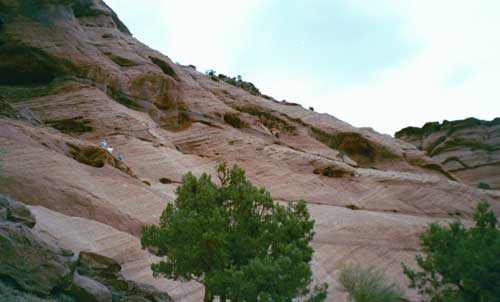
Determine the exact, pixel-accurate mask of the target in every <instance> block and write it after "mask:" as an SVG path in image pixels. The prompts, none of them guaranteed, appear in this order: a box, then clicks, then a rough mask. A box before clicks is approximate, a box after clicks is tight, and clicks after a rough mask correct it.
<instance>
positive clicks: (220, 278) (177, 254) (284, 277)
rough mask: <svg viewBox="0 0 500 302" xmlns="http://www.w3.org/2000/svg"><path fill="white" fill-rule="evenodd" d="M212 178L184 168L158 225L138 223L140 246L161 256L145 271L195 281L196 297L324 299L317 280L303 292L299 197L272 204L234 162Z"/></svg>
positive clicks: (308, 252)
mask: <svg viewBox="0 0 500 302" xmlns="http://www.w3.org/2000/svg"><path fill="white" fill-rule="evenodd" d="M218 178H219V183H220V185H216V184H215V183H214V182H213V181H212V179H211V177H210V176H209V175H207V174H203V175H201V176H200V177H196V176H194V175H192V174H191V173H188V174H187V175H185V177H184V180H183V184H182V185H180V186H179V187H178V188H177V190H176V196H177V198H176V200H175V202H174V203H173V204H169V205H168V206H167V207H166V209H165V210H164V211H163V213H162V215H161V218H160V223H159V224H158V225H149V226H145V227H144V228H143V231H142V240H141V242H142V245H143V247H144V248H148V249H149V250H150V251H152V252H153V253H154V254H156V255H158V256H162V257H164V258H163V259H162V260H161V261H160V262H158V263H155V264H153V265H152V270H153V273H154V274H155V275H157V276H164V277H167V278H170V279H175V280H183V281H189V280H196V281H198V282H200V283H201V284H203V285H204V287H205V298H204V301H212V300H213V297H214V296H215V295H217V296H220V297H221V301H225V300H226V299H230V300H231V301H240V302H244V301H282V302H285V301H292V299H294V298H296V297H306V296H307V295H309V296H310V299H315V300H314V301H315V302H316V301H321V300H324V298H325V297H326V286H325V285H323V286H320V287H319V288H317V289H318V290H317V291H316V292H314V293H312V294H311V293H310V292H309V287H310V283H311V281H312V272H311V268H310V262H311V260H312V256H313V249H312V248H311V246H310V241H311V240H312V238H313V235H314V231H313V228H314V221H313V220H312V219H311V218H310V216H309V213H308V210H307V207H306V204H305V202H304V201H299V202H296V203H290V204H289V205H288V206H283V205H279V204H276V203H274V202H273V199H272V197H271V195H270V193H269V192H267V191H266V190H265V189H258V188H256V187H255V186H253V185H252V184H251V183H250V182H249V181H248V180H247V179H246V177H245V172H244V171H243V170H242V169H241V168H239V167H237V166H234V167H233V168H232V169H228V168H227V167H226V166H225V165H224V164H222V165H220V166H219V167H218Z"/></svg>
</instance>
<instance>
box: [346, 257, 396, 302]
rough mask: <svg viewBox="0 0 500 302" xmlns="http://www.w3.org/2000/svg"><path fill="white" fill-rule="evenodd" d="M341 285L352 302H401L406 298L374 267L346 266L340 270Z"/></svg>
mask: <svg viewBox="0 0 500 302" xmlns="http://www.w3.org/2000/svg"><path fill="white" fill-rule="evenodd" d="M339 283H340V285H341V288H342V290H343V291H345V292H347V293H348V294H349V301H351V302H399V301H401V300H402V299H403V298H404V295H403V291H402V290H401V289H400V288H399V287H398V286H397V285H396V284H394V283H391V284H389V283H388V282H387V281H386V277H385V275H384V273H383V272H382V271H380V270H377V269H375V268H374V267H362V266H361V265H359V264H345V265H344V266H342V267H341V268H340V272H339Z"/></svg>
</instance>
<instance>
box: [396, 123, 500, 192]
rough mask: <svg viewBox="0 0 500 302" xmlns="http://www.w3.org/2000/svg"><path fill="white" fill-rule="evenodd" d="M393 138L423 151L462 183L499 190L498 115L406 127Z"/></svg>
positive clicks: (499, 135) (499, 144)
mask: <svg viewBox="0 0 500 302" xmlns="http://www.w3.org/2000/svg"><path fill="white" fill-rule="evenodd" d="M396 137H397V138H399V139H402V140H404V141H406V142H409V143H411V144H413V145H415V146H416V147H417V148H418V149H420V150H424V151H425V152H427V154H429V156H431V157H432V158H433V159H434V160H435V161H437V162H438V163H440V164H441V165H442V166H443V167H444V168H445V169H446V170H447V171H449V172H450V173H453V174H454V175H456V176H457V177H458V178H459V179H460V180H462V181H463V182H465V183H467V184H469V185H471V186H474V187H478V186H479V187H480V188H484V189H496V190H500V118H496V119H494V120H492V121H482V120H478V119H475V118H468V119H465V120H458V121H451V122H449V121H444V122H443V123H439V122H433V123H427V124H425V125H424V126H423V127H422V128H417V127H407V128H405V129H402V130H401V131H399V132H397V133H396Z"/></svg>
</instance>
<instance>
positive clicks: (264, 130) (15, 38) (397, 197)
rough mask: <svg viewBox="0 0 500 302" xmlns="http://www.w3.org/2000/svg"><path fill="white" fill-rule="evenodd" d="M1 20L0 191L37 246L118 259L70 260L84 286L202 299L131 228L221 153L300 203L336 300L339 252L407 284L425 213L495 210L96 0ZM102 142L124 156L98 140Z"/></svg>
mask: <svg viewBox="0 0 500 302" xmlns="http://www.w3.org/2000/svg"><path fill="white" fill-rule="evenodd" d="M0 19H1V22H0V24H1V26H0V193H4V194H8V195H10V196H12V197H13V198H16V199H18V200H20V201H22V202H23V203H25V204H27V205H28V208H29V209H30V211H31V212H32V213H33V215H34V216H35V217H36V221H37V223H36V225H35V226H34V231H35V232H37V234H38V235H39V236H40V237H41V238H43V239H44V240H45V241H46V242H52V241H54V242H57V243H58V244H60V245H61V247H63V248H64V249H67V250H71V251H73V252H74V253H75V255H80V257H82V255H86V254H85V252H87V253H96V254H99V255H102V256H105V257H108V258H109V259H112V261H114V262H113V263H116V265H119V266H120V267H121V270H120V276H121V277H120V278H118V277H117V276H116V275H113V276H107V277H105V276H102V275H99V274H97V275H95V272H94V273H88V272H86V271H85V269H83V268H82V267H81V269H80V270H78V268H76V270H77V273H78V274H79V275H80V276H84V277H85V278H90V279H92V280H94V281H95V282H96V283H92V282H80V283H79V285H78V286H79V287H78V288H80V290H81V291H84V292H86V293H87V294H90V293H92V292H94V294H95V295H97V293H101V294H102V295H101V294H99V297H109V296H108V295H107V294H105V293H104V292H105V290H98V289H102V287H101V286H100V285H102V286H105V287H106V288H108V290H109V291H110V292H111V294H112V296H113V297H117V296H119V295H123V296H120V297H127V298H129V299H130V300H127V301H133V299H136V300H137V301H143V300H144V298H145V299H149V300H150V301H166V300H167V298H166V297H168V296H165V295H166V294H165V293H168V294H169V295H170V296H171V297H172V298H173V299H174V300H175V301H200V300H201V299H202V291H201V287H200V285H199V284H197V283H196V282H189V283H181V282H175V281H173V280H166V279H162V278H158V279H157V278H153V276H152V272H151V270H150V265H151V263H152V262H154V261H157V260H158V259H157V258H155V257H154V256H152V255H150V254H149V253H148V252H147V251H145V250H142V249H141V246H140V242H139V240H138V237H139V234H140V228H141V225H143V224H151V223H156V222H158V219H159V216H160V215H161V211H162V210H163V209H164V208H165V206H166V204H168V203H169V202H172V201H173V200H174V198H175V194H174V192H175V189H176V187H177V186H178V185H179V183H180V182H181V181H182V176H183V175H184V174H185V173H187V172H188V171H192V172H193V173H194V174H196V175H199V174H201V173H203V172H208V173H211V174H215V169H214V168H215V166H216V165H217V163H218V162H220V161H226V162H228V164H239V165H240V166H242V167H243V168H244V169H245V170H246V172H247V176H248V177H249V179H250V180H251V181H252V182H253V183H255V184H257V185H258V186H262V187H265V188H267V189H268V190H269V191H270V192H271V194H272V196H273V198H274V199H275V200H276V201H286V200H298V199H302V198H303V199H305V200H306V201H307V202H308V204H309V209H310V211H311V214H312V215H313V217H314V219H315V220H316V236H315V238H314V242H313V245H314V248H315V250H316V254H315V258H314V262H313V267H314V272H315V278H316V279H317V280H319V281H326V282H328V283H330V285H331V286H330V293H329V298H328V299H329V300H328V301H343V300H345V297H344V296H342V293H340V292H339V291H338V290H337V288H336V284H337V283H336V272H337V268H338V267H339V264H340V263H342V262H344V261H347V260H352V261H359V262H361V263H365V264H370V265H371V264H376V265H377V266H379V267H380V268H383V269H384V270H385V271H386V272H387V273H388V274H389V276H390V277H391V278H393V279H396V280H397V281H398V282H399V283H401V284H402V285H405V284H406V283H405V282H406V281H405V280H404V278H402V277H401V276H402V271H401V267H400V262H401V261H404V262H406V263H409V264H410V265H411V264H412V263H413V257H414V255H415V253H416V252H417V251H418V248H419V246H418V235H419V233H420V232H422V231H423V230H424V229H425V227H426V225H427V224H428V223H430V222H437V221H439V222H442V221H447V219H449V218H450V217H455V216H456V213H459V214H460V215H461V217H462V219H464V220H469V219H470V218H471V213H472V209H473V208H474V207H475V205H476V204H477V202H479V201H480V200H487V201H489V202H490V203H491V204H492V208H493V209H494V210H495V211H497V212H500V194H498V193H497V192H495V191H487V190H478V189H476V188H473V187H470V186H468V185H466V184H464V183H462V182H461V181H460V180H459V179H458V178H457V177H455V176H454V174H453V173H450V172H449V171H448V170H446V169H444V168H443V166H442V165H441V163H440V161H436V160H435V159H433V158H432V157H430V156H428V155H427V154H426V153H425V152H424V151H421V150H419V149H418V148H417V147H415V146H414V145H412V144H410V143H407V142H403V141H401V140H397V139H394V138H392V137H390V136H388V135H382V134H379V133H377V132H375V131H373V130H372V129H368V128H356V127H353V126H351V125H349V124H347V123H345V122H343V121H341V120H339V119H337V118H335V117H333V116H331V115H327V114H318V113H316V112H313V111H311V110H307V109H304V108H302V107H301V106H297V105H296V104H292V103H288V102H278V101H276V100H274V99H272V98H271V97H268V96H264V95H261V94H260V93H255V91H254V90H253V89H250V92H249V91H248V90H249V89H246V90H245V89H243V88H242V87H238V85H232V84H231V83H229V84H228V83H226V81H223V80H222V81H221V80H213V79H212V78H210V77H209V76H207V75H205V74H203V73H200V72H198V71H196V69H195V68H193V67H192V66H182V65H178V64H174V63H173V62H172V61H171V60H170V59H169V58H168V57H166V56H164V55H163V54H161V53H159V52H157V51H155V50H153V49H150V48H149V47H147V46H146V45H144V44H142V43H141V42H139V41H138V40H137V39H135V38H134V37H133V36H132V35H131V34H130V32H129V30H128V29H127V28H126V26H125V25H124V24H123V23H121V22H120V21H119V19H118V17H117V16H116V14H115V13H114V12H113V11H112V10H111V9H110V8H109V7H108V6H107V5H106V4H105V3H104V2H103V1H100V0H72V1H67V0H50V1H49V0H44V1H36V3H35V2H34V1H30V0H4V1H0ZM247 88H248V87H247ZM252 92H253V93H252ZM103 138H106V139H107V141H108V142H109V143H110V144H111V145H112V146H113V147H114V148H115V150H117V152H119V153H121V154H123V155H124V158H125V160H124V161H123V162H120V163H118V162H117V161H116V159H115V158H114V157H113V156H111V155H109V154H107V153H105V152H104V151H103V150H100V149H98V148H97V145H98V142H99V141H101V140H102V139H103ZM2 213H3V214H2ZM9 213H10V212H8V211H6V210H3V212H2V210H1V209H0V217H7V216H9V215H11V214H9ZM2 215H3V216H2ZM11 216H12V215H11ZM81 252H84V253H83V254H82V253H81ZM83 257H85V256H83ZM97 258H99V257H97ZM81 259H84V258H81ZM82 261H83V260H82ZM80 263H81V261H80ZM70 276H73V275H70ZM108 277H109V278H111V279H109V278H108ZM113 278H114V279H113ZM110 280H114V281H112V282H111V281H110ZM89 284H90V285H89ZM97 284H100V285H97ZM124 284H126V285H125V289H122V288H121V287H120V286H121V285H124ZM87 285H88V286H87ZM116 286H118V287H116ZM117 288H121V290H120V291H119V290H118V289H117ZM94 289H95V291H94ZM81 291H80V292H81ZM120 293H121V294H120ZM407 294H408V296H409V298H411V299H413V300H416V299H417V297H416V295H415V292H413V291H408V293H407ZM148 297H149V298H148ZM151 297H152V298H151ZM96 299H97V298H96ZM99 299H100V298H99ZM103 299H104V298H103ZM141 299H142V300H141ZM162 299H163V300H162Z"/></svg>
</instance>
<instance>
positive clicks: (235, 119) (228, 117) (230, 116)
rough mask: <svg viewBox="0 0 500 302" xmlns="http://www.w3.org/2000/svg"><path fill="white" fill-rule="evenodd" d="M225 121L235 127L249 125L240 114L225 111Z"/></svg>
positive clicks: (239, 127)
mask: <svg viewBox="0 0 500 302" xmlns="http://www.w3.org/2000/svg"><path fill="white" fill-rule="evenodd" d="M224 121H225V122H226V123H228V124H229V125H231V126H233V127H234V128H238V129H241V128H245V127H247V123H245V122H244V121H242V120H241V119H240V117H239V115H238V114H236V113H225V114H224Z"/></svg>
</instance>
